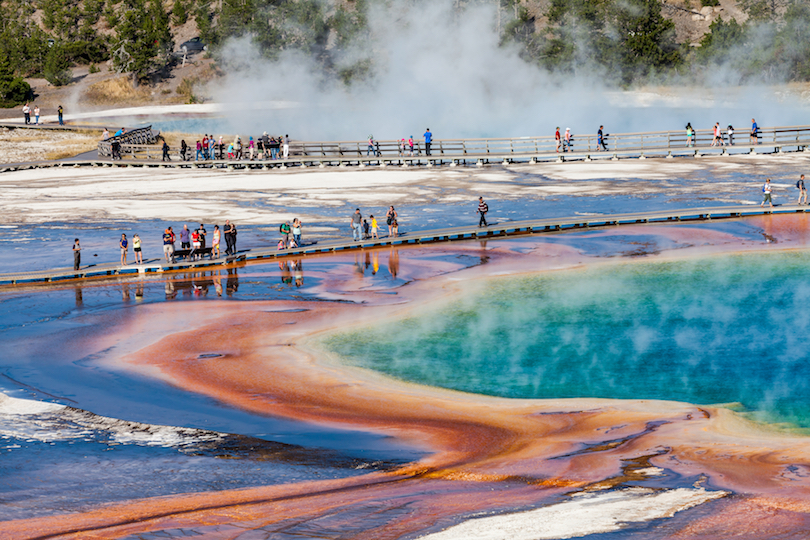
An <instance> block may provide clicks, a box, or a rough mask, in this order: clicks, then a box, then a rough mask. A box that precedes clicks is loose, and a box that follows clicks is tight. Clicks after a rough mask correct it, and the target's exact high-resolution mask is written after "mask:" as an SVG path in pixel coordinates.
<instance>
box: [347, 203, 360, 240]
mask: <svg viewBox="0 0 810 540" xmlns="http://www.w3.org/2000/svg"><path fill="white" fill-rule="evenodd" d="M349 224H350V225H351V227H352V239H353V240H354V241H355V242H357V241H358V240H360V227H361V226H362V224H363V215H362V214H361V213H360V209H359V208H358V209H356V210H355V211H354V214H352V217H351V218H350V220H349Z"/></svg>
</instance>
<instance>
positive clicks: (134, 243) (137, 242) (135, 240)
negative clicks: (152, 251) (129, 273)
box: [132, 234, 143, 264]
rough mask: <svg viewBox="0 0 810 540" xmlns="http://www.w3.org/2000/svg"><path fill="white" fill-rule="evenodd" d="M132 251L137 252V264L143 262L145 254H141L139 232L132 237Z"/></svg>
mask: <svg viewBox="0 0 810 540" xmlns="http://www.w3.org/2000/svg"><path fill="white" fill-rule="evenodd" d="M132 251H133V252H135V264H143V255H141V237H140V236H138V235H137V234H136V235H135V236H133V237H132Z"/></svg>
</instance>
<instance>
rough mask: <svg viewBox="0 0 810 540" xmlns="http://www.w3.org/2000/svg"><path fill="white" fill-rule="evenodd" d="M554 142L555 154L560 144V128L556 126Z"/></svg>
mask: <svg viewBox="0 0 810 540" xmlns="http://www.w3.org/2000/svg"><path fill="white" fill-rule="evenodd" d="M554 140H555V142H556V143H557V152H559V151H560V144H561V143H562V138H561V137H560V126H557V130H556V131H555V132H554Z"/></svg>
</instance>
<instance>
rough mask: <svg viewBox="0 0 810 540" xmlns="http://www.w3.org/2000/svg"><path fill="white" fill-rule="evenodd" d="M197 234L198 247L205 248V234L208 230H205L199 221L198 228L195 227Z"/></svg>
mask: <svg viewBox="0 0 810 540" xmlns="http://www.w3.org/2000/svg"><path fill="white" fill-rule="evenodd" d="M197 234H198V235H200V247H201V248H202V249H205V235H207V234H208V231H206V230H205V225H203V224H202V223H200V228H199V229H197Z"/></svg>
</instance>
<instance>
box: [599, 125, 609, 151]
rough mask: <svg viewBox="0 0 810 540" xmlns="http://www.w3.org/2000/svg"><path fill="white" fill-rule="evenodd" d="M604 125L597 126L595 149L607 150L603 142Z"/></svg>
mask: <svg viewBox="0 0 810 540" xmlns="http://www.w3.org/2000/svg"><path fill="white" fill-rule="evenodd" d="M604 128H605V126H599V131H597V132H596V150H597V151H598V150H604V151H605V152H607V144H606V143H605V135H604V133H602V130H603V129H604Z"/></svg>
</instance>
